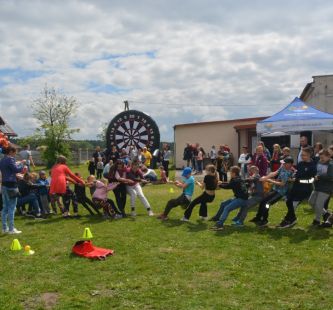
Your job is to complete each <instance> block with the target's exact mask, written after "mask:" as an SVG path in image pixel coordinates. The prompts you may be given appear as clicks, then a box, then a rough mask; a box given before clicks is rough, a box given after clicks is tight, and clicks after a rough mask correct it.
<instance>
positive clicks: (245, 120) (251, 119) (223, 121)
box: [173, 116, 269, 128]
mask: <svg viewBox="0 0 333 310" xmlns="http://www.w3.org/2000/svg"><path fill="white" fill-rule="evenodd" d="M267 117H269V116H260V117H250V118H238V119H229V120H222V121H208V122H198V123H187V124H177V125H174V126H173V128H176V127H185V126H193V125H215V124H226V123H235V122H244V123H246V122H254V121H261V120H263V119H265V118H267ZM236 127H237V126H236Z"/></svg>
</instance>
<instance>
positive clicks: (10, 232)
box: [8, 228, 22, 235]
mask: <svg viewBox="0 0 333 310" xmlns="http://www.w3.org/2000/svg"><path fill="white" fill-rule="evenodd" d="M8 233H9V234H10V235H18V234H21V233H22V231H20V230H17V229H16V228H13V230H9V231H8Z"/></svg>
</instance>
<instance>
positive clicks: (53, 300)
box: [40, 293, 59, 309]
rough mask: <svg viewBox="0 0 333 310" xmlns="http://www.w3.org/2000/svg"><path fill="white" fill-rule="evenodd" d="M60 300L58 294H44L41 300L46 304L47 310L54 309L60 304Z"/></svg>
mask: <svg viewBox="0 0 333 310" xmlns="http://www.w3.org/2000/svg"><path fill="white" fill-rule="evenodd" d="M58 298H59V294H58V293H43V294H42V296H41V298H40V299H41V301H42V303H43V304H44V306H45V309H53V307H54V306H55V305H56V304H57V302H58Z"/></svg>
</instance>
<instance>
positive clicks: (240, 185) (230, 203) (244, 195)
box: [211, 166, 249, 230]
mask: <svg viewBox="0 0 333 310" xmlns="http://www.w3.org/2000/svg"><path fill="white" fill-rule="evenodd" d="M230 174H231V179H230V181H229V183H222V184H220V185H219V186H220V187H221V188H224V189H231V190H232V191H233V193H234V198H232V199H228V200H226V201H223V202H222V203H221V205H220V209H219V210H218V211H217V213H216V215H215V216H214V217H212V218H211V221H216V224H215V226H213V227H212V228H211V229H212V230H223V229H224V222H225V221H226V219H227V218H228V215H229V213H230V212H231V211H233V210H236V209H238V208H244V207H246V202H247V199H248V197H249V195H248V192H247V188H246V184H245V182H244V180H242V178H241V177H240V168H239V167H237V166H233V167H231V168H230Z"/></svg>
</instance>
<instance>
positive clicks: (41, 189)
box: [36, 179, 50, 196]
mask: <svg viewBox="0 0 333 310" xmlns="http://www.w3.org/2000/svg"><path fill="white" fill-rule="evenodd" d="M36 183H37V185H39V186H38V193H39V195H41V196H43V195H48V193H49V189H48V186H49V185H50V183H49V181H48V180H47V179H45V180H43V179H38V180H37V182H36Z"/></svg>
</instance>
